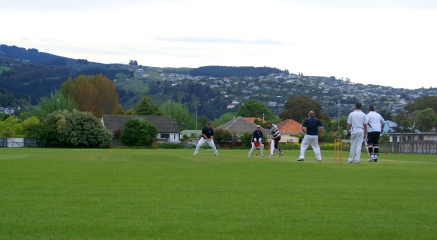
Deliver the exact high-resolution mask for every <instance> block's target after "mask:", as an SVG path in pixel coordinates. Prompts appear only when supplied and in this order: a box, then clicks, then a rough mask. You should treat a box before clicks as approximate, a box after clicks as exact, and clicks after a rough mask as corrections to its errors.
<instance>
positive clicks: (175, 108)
mask: <svg viewBox="0 0 437 240" xmlns="http://www.w3.org/2000/svg"><path fill="white" fill-rule="evenodd" d="M159 111H160V112H161V113H162V114H163V115H169V116H171V117H172V118H173V119H175V120H176V121H177V123H178V126H179V129H180V130H181V131H183V130H186V129H194V128H195V127H196V120H195V116H194V115H193V114H192V113H190V111H189V110H188V107H187V105H186V104H182V103H178V102H175V101H173V100H167V101H166V102H165V103H163V104H162V105H161V107H160V109H159Z"/></svg>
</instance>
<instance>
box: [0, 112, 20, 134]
mask: <svg viewBox="0 0 437 240" xmlns="http://www.w3.org/2000/svg"><path fill="white" fill-rule="evenodd" d="M20 134H22V128H21V126H20V124H19V120H18V118H16V117H15V116H9V117H8V118H6V119H5V120H3V121H0V137H4V138H10V137H16V136H18V135H20Z"/></svg>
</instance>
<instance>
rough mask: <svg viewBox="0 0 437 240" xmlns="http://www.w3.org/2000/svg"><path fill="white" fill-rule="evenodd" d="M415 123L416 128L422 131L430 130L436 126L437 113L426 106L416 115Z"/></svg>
mask: <svg viewBox="0 0 437 240" xmlns="http://www.w3.org/2000/svg"><path fill="white" fill-rule="evenodd" d="M416 124H417V127H416V128H417V129H419V130H420V131H422V132H427V131H431V130H432V129H433V128H434V127H436V126H437V114H436V113H435V112H434V111H433V110H432V109H431V108H426V109H424V110H422V111H420V112H419V114H418V115H417V122H416Z"/></svg>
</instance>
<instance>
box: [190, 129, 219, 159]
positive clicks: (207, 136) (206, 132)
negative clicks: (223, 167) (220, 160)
mask: <svg viewBox="0 0 437 240" xmlns="http://www.w3.org/2000/svg"><path fill="white" fill-rule="evenodd" d="M205 143H208V145H209V146H210V147H211V148H212V150H213V151H214V155H216V156H218V152H217V148H216V147H215V144H214V129H212V127H211V124H210V123H209V122H207V123H206V126H205V127H203V129H202V137H201V138H200V140H199V143H197V146H196V150H194V156H196V155H197V153H198V152H199V148H200V147H201V146H202V145H203V144H205Z"/></svg>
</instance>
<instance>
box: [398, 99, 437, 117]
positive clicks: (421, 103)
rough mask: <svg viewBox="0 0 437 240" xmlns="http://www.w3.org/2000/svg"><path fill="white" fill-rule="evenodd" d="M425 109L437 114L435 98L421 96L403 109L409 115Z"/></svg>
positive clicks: (436, 100)
mask: <svg viewBox="0 0 437 240" xmlns="http://www.w3.org/2000/svg"><path fill="white" fill-rule="evenodd" d="M427 108H431V109H432V110H433V111H434V112H437V96H423V97H420V98H416V99H414V101H412V102H410V103H408V104H407V106H405V109H406V110H407V111H408V112H409V113H412V112H414V111H417V110H424V109H427Z"/></svg>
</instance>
